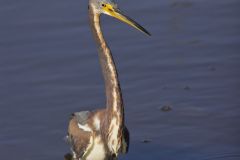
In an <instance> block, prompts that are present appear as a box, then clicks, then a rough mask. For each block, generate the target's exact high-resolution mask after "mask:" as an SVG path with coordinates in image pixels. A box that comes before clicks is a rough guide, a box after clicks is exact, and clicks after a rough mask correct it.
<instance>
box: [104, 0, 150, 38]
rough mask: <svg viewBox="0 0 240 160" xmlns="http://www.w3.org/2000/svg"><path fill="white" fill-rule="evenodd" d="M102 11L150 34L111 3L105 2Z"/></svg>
mask: <svg viewBox="0 0 240 160" xmlns="http://www.w3.org/2000/svg"><path fill="white" fill-rule="evenodd" d="M103 10H104V13H105V14H107V15H109V16H112V17H115V18H117V19H119V20H120V21H123V22H125V23H127V24H128V25H130V26H132V27H134V28H136V29H137V30H139V31H141V32H143V33H145V34H147V35H148V36H151V34H150V33H149V32H148V31H147V30H146V29H145V28H143V27H142V26H141V25H140V24H138V23H137V22H136V21H134V20H133V19H131V18H129V17H128V16H126V15H124V14H123V13H122V12H121V11H120V10H119V9H115V8H114V7H112V5H110V4H107V5H105V6H104V7H103Z"/></svg>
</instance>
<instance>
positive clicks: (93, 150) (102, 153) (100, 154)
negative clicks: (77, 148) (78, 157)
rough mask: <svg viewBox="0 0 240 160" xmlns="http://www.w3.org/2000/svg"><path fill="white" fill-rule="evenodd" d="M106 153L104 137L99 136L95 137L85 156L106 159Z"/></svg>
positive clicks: (99, 159) (87, 158) (89, 158)
mask: <svg viewBox="0 0 240 160" xmlns="http://www.w3.org/2000/svg"><path fill="white" fill-rule="evenodd" d="M106 155H107V153H106V150H105V148H104V144H103V141H102V138H101V137H100V136H97V137H95V138H94V139H93V141H92V144H90V146H89V148H88V151H86V153H85V155H84V157H86V160H105V159H106Z"/></svg>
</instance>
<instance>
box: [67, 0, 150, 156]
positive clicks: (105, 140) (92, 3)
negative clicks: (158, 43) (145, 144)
mask: <svg viewBox="0 0 240 160" xmlns="http://www.w3.org/2000/svg"><path fill="white" fill-rule="evenodd" d="M88 8H89V17H90V24H91V28H92V32H93V35H94V38H95V40H96V42H97V47H98V52H99V58H100V63H101V67H102V72H103V77H104V81H105V90H106V91H105V92H106V108H104V109H100V110H96V111H91V112H90V111H83V112H76V113H74V114H72V117H71V120H70V122H69V127H68V136H67V139H68V142H69V143H70V145H71V149H72V153H73V157H72V159H74V160H113V159H117V157H118V155H119V154H120V153H123V154H124V153H127V151H128V147H129V132H128V130H127V128H126V126H125V124H124V105H123V99H122V93H121V88H120V83H119V80H118V73H117V70H116V66H115V64H114V60H113V57H112V54H111V51H110V49H109V47H108V45H107V43H106V41H105V39H104V37H103V34H102V31H101V27H100V15H101V14H102V13H103V14H107V15H109V16H112V17H115V18H117V19H119V20H121V21H123V22H125V23H127V24H129V25H131V26H133V27H135V28H136V29H138V30H140V31H142V32H143V33H145V34H147V35H150V33H149V32H148V31H147V30H145V29H144V28H143V27H142V26H140V25H139V24H138V23H136V22H135V21H134V20H132V19H130V18H129V17H127V16H126V15H124V14H123V13H122V12H121V11H120V10H119V8H118V7H117V4H116V3H115V2H114V1H113V0H89V7H88ZM68 156H69V155H68Z"/></svg>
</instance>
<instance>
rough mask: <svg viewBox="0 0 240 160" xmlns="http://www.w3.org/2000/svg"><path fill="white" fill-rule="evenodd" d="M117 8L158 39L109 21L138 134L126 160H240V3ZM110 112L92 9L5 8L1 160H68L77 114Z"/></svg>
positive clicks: (0, 22) (32, 4)
mask: <svg viewBox="0 0 240 160" xmlns="http://www.w3.org/2000/svg"><path fill="white" fill-rule="evenodd" d="M118 3H119V6H120V8H122V10H124V11H125V13H128V15H130V16H131V17H133V18H134V19H136V20H137V21H138V22H140V23H141V24H142V25H143V26H145V27H146V28H147V29H148V30H149V31H150V32H151V33H152V35H153V36H152V37H151V38H149V37H146V36H145V35H143V34H141V33H140V32H138V31H136V30H135V29H132V28H130V27H129V26H127V25H125V24H123V23H120V22H118V21H116V20H114V19H112V18H110V17H107V16H103V17H102V20H103V30H104V34H105V37H106V39H107V40H108V42H109V45H110V46H111V48H112V51H113V54H114V58H115V61H116V64H117V68H118V70H119V75H120V81H121V85H122V89H123V96H124V101H125V107H126V109H125V110H126V123H127V126H128V128H129V129H130V131H131V148H130V152H129V154H128V155H127V156H124V157H121V159H125V160H130V159H131V160H133V159H135V160H146V159H151V160H216V159H219V160H239V159H240V127H239V126H240V53H239V52H240V20H239V16H240V1H239V0H147V1H138V0H131V1H127V0H122V1H121V0H118ZM104 103H105V97H104V86H103V80H102V75H101V71H100V66H99V62H98V56H97V51H96V47H95V43H94V41H93V38H92V35H91V32H90V29H89V24H88V16H87V0H70V1H69V0H51V1H49V0H41V1H40V0H24V1H20V0H1V1H0V159H7V160H16V159H20V160H60V159H63V155H64V154H65V153H67V152H68V151H69V147H68V145H67V144H65V142H64V140H63V137H64V136H65V134H66V130H67V123H68V119H69V115H70V113H72V112H75V111H81V110H91V109H96V108H99V107H101V106H104ZM165 105H170V106H171V107H172V110H171V111H169V112H163V111H162V110H161V107H163V106H165ZM144 140H146V141H150V142H149V143H143V142H142V141H144Z"/></svg>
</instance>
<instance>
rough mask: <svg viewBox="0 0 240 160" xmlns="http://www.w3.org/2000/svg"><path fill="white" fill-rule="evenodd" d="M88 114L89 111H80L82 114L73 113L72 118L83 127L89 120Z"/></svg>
mask: <svg viewBox="0 0 240 160" xmlns="http://www.w3.org/2000/svg"><path fill="white" fill-rule="evenodd" d="M89 115H90V112H89V111H82V112H75V113H74V116H75V117H76V118H77V122H78V123H79V124H81V125H85V124H86V122H87V120H88V118H89Z"/></svg>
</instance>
